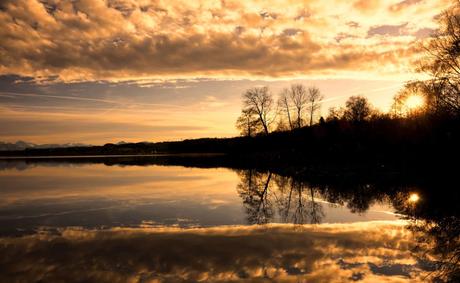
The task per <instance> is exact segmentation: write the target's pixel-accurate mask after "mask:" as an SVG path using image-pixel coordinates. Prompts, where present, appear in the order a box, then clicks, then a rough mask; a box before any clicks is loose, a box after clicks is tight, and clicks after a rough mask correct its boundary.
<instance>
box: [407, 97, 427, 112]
mask: <svg viewBox="0 0 460 283" xmlns="http://www.w3.org/2000/svg"><path fill="white" fill-rule="evenodd" d="M424 104H425V100H424V99H423V97H422V96H420V95H415V94H414V95H411V96H409V97H408V98H407V100H406V106H407V107H408V108H409V109H417V108H420V107H422V106H423V105H424Z"/></svg>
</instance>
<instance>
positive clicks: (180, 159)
mask: <svg viewBox="0 0 460 283" xmlns="http://www.w3.org/2000/svg"><path fill="white" fill-rule="evenodd" d="M458 144H460V119H454V118H449V119H428V118H418V119H390V118H379V119H375V120H371V121H363V122H359V123H356V122H349V121H342V120H337V121H329V122H324V123H321V124H317V125H313V126H311V127H304V128H301V129H295V130H292V131H284V132H273V133H270V134H268V135H260V136H256V137H235V138H203V139H193V140H184V141H178V142H158V143H127V144H119V145H115V144H105V145H103V146H92V147H69V148H48V149H25V150H21V151H3V152H0V160H1V159H2V157H3V159H5V158H9V159H12V158H19V157H20V158H26V157H41V158H44V159H52V157H53V156H54V157H60V159H62V158H65V157H66V156H72V157H74V158H72V160H73V161H74V162H80V161H79V160H78V159H83V160H89V159H91V161H90V162H94V161H96V160H98V159H107V158H104V156H107V155H121V156H126V158H123V157H117V158H115V159H112V161H113V160H120V161H122V162H127V163H129V162H140V163H147V164H148V163H149V162H152V159H153V160H155V161H154V162H163V161H164V162H166V163H172V164H174V163H177V165H186V166H187V164H188V163H190V164H191V165H192V166H196V165H197V164H198V165H199V166H200V167H216V166H218V167H230V168H261V169H271V170H273V169H275V170H278V171H283V170H285V171H287V172H288V173H289V174H291V172H299V173H300V174H301V175H302V174H303V175H304V174H311V175H316V176H322V175H324V176H326V177H331V176H335V175H350V174H351V175H357V174H371V175H381V174H384V175H392V174H396V175H415V176H417V175H426V174H428V175H436V176H437V175H445V174H447V175H449V174H451V173H452V174H454V173H455V171H456V168H457V166H456V165H455V162H456V160H458V158H459V157H460V151H459V150H458ZM142 155H149V156H150V157H149V156H142ZM84 156H91V157H92V158H84ZM104 162H110V161H107V160H105V161H104Z"/></svg>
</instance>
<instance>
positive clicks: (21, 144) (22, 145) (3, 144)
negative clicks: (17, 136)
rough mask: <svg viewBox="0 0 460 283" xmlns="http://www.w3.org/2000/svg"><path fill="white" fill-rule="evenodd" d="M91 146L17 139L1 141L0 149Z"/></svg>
mask: <svg viewBox="0 0 460 283" xmlns="http://www.w3.org/2000/svg"><path fill="white" fill-rule="evenodd" d="M84 146H91V145H87V144H82V143H65V144H35V143H30V142H25V141H17V142H15V143H10V142H1V141H0V151H13V150H24V149H26V148H65V147H84Z"/></svg>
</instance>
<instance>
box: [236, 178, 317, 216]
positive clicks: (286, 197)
mask: <svg viewBox="0 0 460 283" xmlns="http://www.w3.org/2000/svg"><path fill="white" fill-rule="evenodd" d="M238 174H239V176H240V179H241V180H240V183H239V184H238V185H237V191H238V194H239V195H240V197H241V198H242V199H243V204H244V207H245V209H246V213H247V220H248V223H250V224H264V223H269V222H272V221H274V220H276V219H275V218H276V217H277V216H278V217H279V219H278V220H279V221H280V222H284V223H294V224H306V223H311V224H317V223H321V220H322V218H323V217H324V211H323V207H322V204H321V203H319V202H318V201H317V200H318V196H317V194H318V193H317V192H316V191H315V189H314V188H313V187H308V186H306V185H304V184H303V183H301V182H299V181H296V180H294V179H293V178H289V177H283V176H279V175H273V174H272V173H271V172H263V173H261V172H257V171H255V170H244V171H240V172H239V173H238ZM276 213H277V215H276Z"/></svg>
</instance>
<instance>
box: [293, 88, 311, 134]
mask: <svg viewBox="0 0 460 283" xmlns="http://www.w3.org/2000/svg"><path fill="white" fill-rule="evenodd" d="M289 94H290V97H291V101H292V104H293V106H294V108H295V110H296V113H297V123H296V124H297V125H296V126H297V128H300V127H302V111H303V110H304V109H305V107H306V105H307V102H308V98H307V90H306V88H305V86H304V85H302V84H293V85H291V91H290V93H289Z"/></svg>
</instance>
